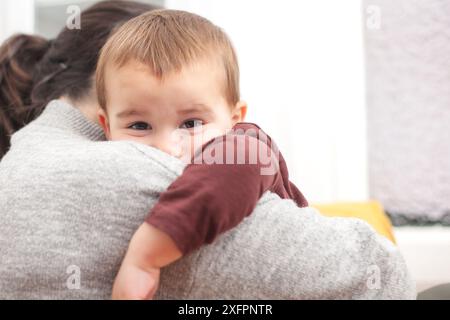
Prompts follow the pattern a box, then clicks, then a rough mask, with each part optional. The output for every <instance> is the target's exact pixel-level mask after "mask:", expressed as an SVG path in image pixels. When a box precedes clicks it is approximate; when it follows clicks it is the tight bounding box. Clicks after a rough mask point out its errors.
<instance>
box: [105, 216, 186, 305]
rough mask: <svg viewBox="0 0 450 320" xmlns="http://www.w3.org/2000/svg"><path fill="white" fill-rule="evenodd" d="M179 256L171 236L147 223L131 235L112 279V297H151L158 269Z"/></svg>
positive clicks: (156, 284)
mask: <svg viewBox="0 0 450 320" xmlns="http://www.w3.org/2000/svg"><path fill="white" fill-rule="evenodd" d="M181 256H182V254H181V252H180V251H179V249H178V248H177V246H176V245H175V243H174V242H173V241H172V239H171V238H170V237H169V236H168V235H167V234H165V233H164V232H161V231H160V230H158V229H156V228H155V227H153V226H152V225H150V224H148V223H143V224H142V225H141V226H140V227H139V229H138V230H137V231H136V232H135V234H134V235H133V238H132V239H131V241H130V245H129V247H128V251H127V254H126V255H125V258H124V260H123V262H122V265H121V267H120V270H119V273H118V274H117V277H116V280H115V282H114V287H113V293H112V298H113V299H119V300H124V299H139V300H144V299H152V298H153V296H154V294H155V292H156V289H157V288H158V283H159V273H160V268H162V267H164V266H166V265H168V264H170V263H172V262H174V261H176V260H177V259H179V258H180V257H181Z"/></svg>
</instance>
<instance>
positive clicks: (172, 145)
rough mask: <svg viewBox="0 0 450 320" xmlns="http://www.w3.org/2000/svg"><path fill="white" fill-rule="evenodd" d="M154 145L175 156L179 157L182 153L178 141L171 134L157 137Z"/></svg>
mask: <svg viewBox="0 0 450 320" xmlns="http://www.w3.org/2000/svg"><path fill="white" fill-rule="evenodd" d="M154 147H155V148H157V149H159V150H161V151H163V152H165V153H167V154H170V155H171V156H172V157H176V158H180V157H181V154H182V152H181V146H180V144H179V142H178V141H177V140H176V139H175V138H174V137H172V136H169V137H166V138H163V139H159V141H158V142H156V143H155V144H154Z"/></svg>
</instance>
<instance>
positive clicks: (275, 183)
mask: <svg viewBox="0 0 450 320" xmlns="http://www.w3.org/2000/svg"><path fill="white" fill-rule="evenodd" d="M269 190H270V191H272V192H274V193H277V194H278V195H279V196H280V197H281V198H283V199H293V200H294V201H295V202H296V203H297V205H298V206H299V207H305V206H308V202H307V201H306V199H305V197H304V196H303V194H302V193H301V192H300V191H299V190H298V189H297V187H296V186H295V185H294V184H293V183H292V182H290V181H289V175H288V169H287V166H286V162H285V161H284V158H283V156H282V155H281V153H279V151H278V149H277V147H276V145H275V144H274V143H272V140H271V138H270V137H269V136H267V135H266V134H265V133H264V132H263V131H262V130H261V129H260V128H259V127H258V126H257V125H255V124H251V123H238V124H237V125H236V126H234V127H233V130H232V131H231V132H230V133H228V134H226V135H224V136H222V137H218V138H215V139H213V140H211V141H209V142H208V143H206V144H205V145H204V146H203V147H202V148H201V149H200V150H199V151H198V152H197V153H196V154H195V155H194V157H193V160H192V163H190V164H188V165H187V166H186V168H185V170H184V172H183V174H182V175H181V176H180V177H179V178H178V179H176V180H175V181H174V182H173V183H172V184H171V185H170V186H169V188H168V189H167V190H166V191H165V192H163V193H162V194H161V196H160V198H159V201H158V203H157V204H156V205H155V206H154V207H153V209H152V210H151V212H150V214H149V215H148V217H147V219H146V222H147V223H149V224H151V225H152V226H154V227H156V228H157V229H159V230H161V231H163V232H165V233H166V234H167V235H169V236H170V237H171V238H172V240H173V241H174V242H175V244H176V245H177V247H178V248H179V249H180V251H181V252H182V253H183V254H184V255H186V254H188V253H190V252H192V251H193V250H195V249H197V248H199V247H200V246H202V245H204V244H208V243H212V242H213V241H214V239H215V238H216V237H217V236H218V235H220V234H222V233H224V232H226V231H228V230H230V229H232V228H233V227H235V226H236V225H238V224H239V223H240V222H241V221H242V220H243V219H244V218H245V217H247V216H248V215H249V214H250V213H251V212H252V211H253V209H254V208H255V206H256V204H257V202H258V200H259V198H260V197H261V196H262V195H263V193H265V192H266V191H269Z"/></svg>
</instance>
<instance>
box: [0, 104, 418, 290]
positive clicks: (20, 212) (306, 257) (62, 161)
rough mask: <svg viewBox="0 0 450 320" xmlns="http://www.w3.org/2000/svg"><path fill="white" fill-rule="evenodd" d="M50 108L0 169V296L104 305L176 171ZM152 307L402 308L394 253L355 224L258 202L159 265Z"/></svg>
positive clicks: (268, 198) (401, 273)
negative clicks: (328, 304)
mask: <svg viewBox="0 0 450 320" xmlns="http://www.w3.org/2000/svg"><path fill="white" fill-rule="evenodd" d="M103 139H104V137H103V134H102V131H101V129H100V128H99V127H98V126H97V125H96V124H94V123H91V122H89V121H88V120H87V119H86V118H84V117H83V115H82V114H81V113H80V112H79V111H78V110H76V109H75V108H73V107H71V106H70V105H67V104H65V103H62V102H61V101H53V102H51V103H50V104H49V105H48V106H47V108H46V110H45V111H44V113H43V114H42V115H41V116H40V117H39V118H38V119H37V120H35V121H34V122H32V123H31V124H30V125H28V126H27V127H25V128H24V129H22V130H20V131H19V132H17V133H16V134H15V135H14V136H13V139H12V148H11V150H10V152H9V153H8V154H7V155H6V156H5V157H4V158H3V160H2V162H1V163H0V298H6V299H14V298H26V299H107V298H109V297H110V294H111V287H112V284H113V280H114V277H115V275H116V273H117V271H118V268H119V266H120V263H121V260H122V258H123V256H124V253H125V252H126V249H127V245H128V242H129V240H130V238H131V236H132V234H133V232H134V231H135V230H136V228H137V227H138V226H139V225H140V224H141V223H142V222H143V221H144V218H145V216H146V215H147V213H148V212H149V210H150V208H151V207H152V206H153V204H154V203H155V201H156V200H157V198H158V195H159V194H160V193H161V192H162V191H163V190H165V188H167V186H168V185H169V184H170V183H171V182H172V181H174V179H176V178H177V176H179V175H180V174H181V172H182V170H183V166H184V165H183V163H182V162H180V161H179V160H177V159H175V158H172V157H170V156H168V155H166V154H164V153H163V152H160V151H158V150H156V149H154V148H150V147H147V146H144V145H140V144H137V143H132V142H105V141H102V140H103ZM157 298H159V299H168V298H170V299H198V298H207V299H217V298H224V299H245V298H248V299H392V298H394V299H410V298H415V288H414V283H413V282H412V280H411V277H410V275H409V273H408V270H407V268H406V265H405V262H404V260H403V258H402V256H401V255H400V253H399V251H398V250H397V249H396V247H395V246H393V245H392V244H391V243H390V242H389V241H387V240H385V239H384V238H382V237H380V236H378V235H377V234H376V233H375V231H374V230H373V229H372V228H371V227H369V225H367V224H366V223H365V222H362V221H360V220H357V219H344V218H326V217H323V216H321V215H320V214H318V213H317V211H316V210H314V209H313V208H303V209H301V208H298V207H297V206H296V205H295V204H294V202H292V201H291V200H281V199H280V198H279V197H278V196H276V195H275V194H272V193H266V194H265V195H264V196H263V197H262V198H261V199H260V201H259V203H258V205H257V207H256V209H255V210H254V212H253V213H252V215H251V216H250V217H249V218H247V219H245V220H244V222H242V223H241V224H240V225H239V226H238V227H237V228H235V229H233V230H231V231H229V232H227V233H225V234H224V235H222V236H221V237H219V239H218V240H217V241H216V242H215V243H214V244H212V245H209V246H205V247H203V248H201V249H200V250H198V251H196V252H194V253H193V254H191V255H189V256H187V257H185V258H183V259H181V260H180V261H178V262H176V263H175V264H173V265H171V266H169V267H167V268H165V269H164V270H163V272H162V275H161V287H160V290H159V293H158V295H157Z"/></svg>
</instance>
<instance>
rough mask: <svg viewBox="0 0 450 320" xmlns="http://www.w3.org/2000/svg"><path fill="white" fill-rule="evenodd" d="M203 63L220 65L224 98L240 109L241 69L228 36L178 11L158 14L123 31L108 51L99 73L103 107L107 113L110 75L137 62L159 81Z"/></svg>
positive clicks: (127, 25)
mask: <svg viewBox="0 0 450 320" xmlns="http://www.w3.org/2000/svg"><path fill="white" fill-rule="evenodd" d="M201 59H216V60H217V61H219V62H220V63H221V64H222V65H223V68H224V75H225V79H223V80H224V81H223V90H224V97H225V98H226V100H227V102H228V103H229V104H230V105H232V106H234V105H235V104H236V103H237V102H238V101H239V99H240V97H239V95H240V93H239V66H238V62H237V57H236V53H235V51H234V49H233V46H232V44H231V41H230V40H229V38H228V36H227V35H226V34H225V32H223V31H222V30H221V29H220V28H219V27H217V26H215V25H214V24H212V23H211V22H210V21H209V20H207V19H205V18H203V17H200V16H198V15H196V14H193V13H189V12H185V11H178V10H154V11H150V12H147V13H144V14H142V15H140V16H138V17H136V18H134V19H131V20H129V21H128V22H126V23H125V24H124V25H122V26H121V27H120V28H119V29H118V30H117V31H116V32H115V33H114V34H113V35H112V36H111V37H110V39H109V40H108V41H107V43H106V44H105V46H104V47H103V49H102V51H101V53H100V57H99V61H98V65H97V72H96V87H97V96H98V102H99V104H100V106H101V107H102V108H103V109H106V104H107V100H106V97H107V95H106V88H105V69H106V66H107V65H109V64H110V63H112V65H114V66H117V67H119V68H120V67H122V66H124V65H125V64H126V63H127V62H129V61H130V60H137V61H138V62H140V63H143V64H145V65H147V66H149V67H150V69H151V71H152V73H153V75H154V76H156V77H158V78H160V79H162V78H163V77H164V76H167V75H169V74H172V73H174V72H178V71H181V69H182V68H183V67H185V66H188V65H190V64H192V63H194V62H196V61H199V60H201Z"/></svg>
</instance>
